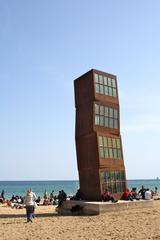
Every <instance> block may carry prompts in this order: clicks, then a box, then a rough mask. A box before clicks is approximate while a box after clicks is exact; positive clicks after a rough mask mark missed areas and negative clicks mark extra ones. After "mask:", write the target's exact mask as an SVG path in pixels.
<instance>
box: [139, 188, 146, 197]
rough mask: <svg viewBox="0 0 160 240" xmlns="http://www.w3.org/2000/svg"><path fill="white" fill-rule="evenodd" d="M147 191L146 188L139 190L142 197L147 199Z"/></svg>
mask: <svg viewBox="0 0 160 240" xmlns="http://www.w3.org/2000/svg"><path fill="white" fill-rule="evenodd" d="M145 192H146V189H145V188H141V189H140V190H139V192H138V193H139V194H140V195H141V196H142V199H145Z"/></svg>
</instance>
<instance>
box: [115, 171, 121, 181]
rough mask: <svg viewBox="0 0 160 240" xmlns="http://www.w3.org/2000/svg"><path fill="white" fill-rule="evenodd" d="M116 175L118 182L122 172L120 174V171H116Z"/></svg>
mask: <svg viewBox="0 0 160 240" xmlns="http://www.w3.org/2000/svg"><path fill="white" fill-rule="evenodd" d="M115 175H116V180H120V172H119V171H116V172H115Z"/></svg>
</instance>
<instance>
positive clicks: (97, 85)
mask: <svg viewBox="0 0 160 240" xmlns="http://www.w3.org/2000/svg"><path fill="white" fill-rule="evenodd" d="M96 93H99V84H98V83H96Z"/></svg>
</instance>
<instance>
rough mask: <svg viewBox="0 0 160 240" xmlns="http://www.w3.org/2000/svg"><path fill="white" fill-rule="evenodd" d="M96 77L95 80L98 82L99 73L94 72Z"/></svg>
mask: <svg viewBox="0 0 160 240" xmlns="http://www.w3.org/2000/svg"><path fill="white" fill-rule="evenodd" d="M94 79H95V82H96V83H98V74H96V73H95V74H94Z"/></svg>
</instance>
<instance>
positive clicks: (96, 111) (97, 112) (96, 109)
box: [95, 104, 99, 115]
mask: <svg viewBox="0 0 160 240" xmlns="http://www.w3.org/2000/svg"><path fill="white" fill-rule="evenodd" d="M95 113H96V114H98V115H99V105H98V104H95Z"/></svg>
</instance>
